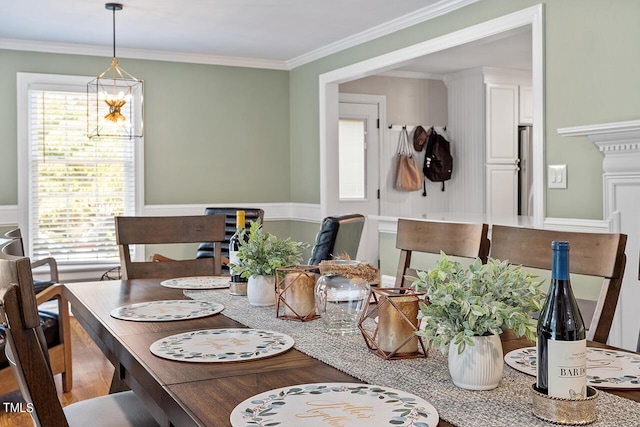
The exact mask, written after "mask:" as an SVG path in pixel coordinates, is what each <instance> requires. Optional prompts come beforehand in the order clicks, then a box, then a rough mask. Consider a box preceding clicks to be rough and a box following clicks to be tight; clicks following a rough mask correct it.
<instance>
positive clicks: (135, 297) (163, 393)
mask: <svg viewBox="0 0 640 427" xmlns="http://www.w3.org/2000/svg"><path fill="white" fill-rule="evenodd" d="M160 281H161V280H159V279H139V280H111V281H100V282H83V283H67V284H65V285H64V295H65V297H66V298H67V299H68V300H69V302H70V303H71V308H72V312H73V315H74V316H75V317H76V319H77V320H78V322H79V323H80V325H82V327H83V328H84V329H85V330H86V331H87V333H88V334H89V335H90V336H91V338H92V339H93V340H94V341H95V343H96V344H97V345H98V347H99V348H100V349H101V350H102V352H103V353H104V354H105V356H106V357H107V358H108V359H109V360H110V361H111V362H112V363H113V364H114V366H115V367H116V370H115V372H116V377H115V378H114V379H115V382H114V385H116V387H115V388H116V389H117V388H119V387H117V386H118V384H124V385H126V387H128V388H130V389H131V390H133V391H134V392H135V393H136V395H137V396H138V397H139V398H140V400H141V401H142V402H143V403H144V405H145V406H146V407H147V409H148V410H149V412H150V413H151V414H152V415H153V416H154V417H155V418H156V420H157V421H158V423H159V424H160V425H161V426H174V427H183V426H184V427H188V426H215V427H218V426H229V425H231V424H230V418H229V417H230V414H231V412H232V411H233V409H234V408H235V407H236V406H237V405H238V404H239V403H240V402H242V401H244V400H245V399H248V398H250V397H252V396H254V395H256V394H258V393H261V392H265V391H268V390H272V389H277V388H281V387H286V386H291V385H296V384H306V383H327V382H362V381H360V380H358V379H357V378H354V377H352V376H351V375H348V374H346V373H344V372H342V371H340V370H338V369H336V368H334V367H331V366H329V365H327V364H325V363H323V362H321V361H319V360H317V359H314V358H313V357H310V356H308V355H306V354H304V353H302V352H300V351H298V350H296V349H295V348H294V349H291V350H289V351H287V352H284V353H281V354H278V355H276V356H273V357H269V358H264V359H257V360H250V361H242V362H233V363H189V362H176V361H172V360H167V359H164V358H160V357H157V356H155V355H154V354H152V353H151V351H150V350H149V347H150V346H151V344H152V343H154V342H155V341H157V340H159V339H161V338H164V337H167V336H168V335H173V334H178V333H181V332H189V331H193V330H200V329H212V328H237V327H244V325H242V324H240V323H238V322H236V321H234V320H232V319H230V318H228V317H226V316H224V314H218V315H215V316H209V317H203V318H198V319H191V320H180V321H168V322H167V321H163V322H157V321H156V322H154V321H151V322H139V321H126V320H120V319H116V318H114V317H112V316H111V315H110V312H111V311H112V310H113V309H115V308H117V307H121V306H125V305H129V304H134V303H141V302H149V301H156V300H180V299H188V298H187V297H186V296H184V294H183V291H182V290H181V289H174V288H167V287H163V286H160ZM239 298H242V297H239ZM363 343H364V342H363ZM363 345H364V344H363ZM502 345H503V349H504V352H505V354H506V353H507V352H509V351H511V350H515V349H518V348H522V347H527V346H531V345H532V343H531V342H530V341H527V340H524V339H519V338H516V337H515V336H513V335H511V334H503V337H502ZM590 345H591V346H596V347H605V346H603V345H601V344H598V343H590ZM406 391H408V392H411V390H406ZM607 391H609V392H611V393H614V394H617V395H618V396H621V397H624V398H627V399H631V400H634V401H636V402H640V390H624V391H623V390H607ZM438 425H439V426H451V425H452V424H450V423H448V422H447V421H444V420H442V419H441V420H440V422H439V424H438Z"/></svg>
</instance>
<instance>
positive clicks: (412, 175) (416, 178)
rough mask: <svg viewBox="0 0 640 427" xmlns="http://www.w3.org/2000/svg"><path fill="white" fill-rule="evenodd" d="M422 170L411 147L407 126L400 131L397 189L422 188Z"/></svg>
mask: <svg viewBox="0 0 640 427" xmlns="http://www.w3.org/2000/svg"><path fill="white" fill-rule="evenodd" d="M422 180H423V176H422V172H421V171H420V168H418V164H417V163H416V158H415V156H414V155H413V152H412V151H411V148H410V147H409V133H408V132H407V128H403V129H402V132H400V138H399V140H398V152H397V153H396V190H399V191H417V190H420V189H422Z"/></svg>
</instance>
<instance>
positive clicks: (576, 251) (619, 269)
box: [491, 225, 627, 344]
mask: <svg viewBox="0 0 640 427" xmlns="http://www.w3.org/2000/svg"><path fill="white" fill-rule="evenodd" d="M554 240H555V241H567V242H569V245H570V251H569V269H570V272H571V273H574V274H581V275H586V276H594V277H602V278H603V281H602V286H601V288H600V294H599V297H598V300H597V301H595V302H594V301H589V300H584V299H578V306H579V307H580V312H581V314H582V317H583V319H584V321H585V326H587V327H588V331H587V339H588V340H590V341H596V342H599V343H603V344H606V342H607V339H608V338H609V331H610V329H611V323H612V322H613V315H614V313H615V311H616V306H617V305H618V296H619V295H620V287H621V285H622V276H623V275H624V267H625V264H626V256H625V253H624V250H625V246H626V244H627V236H626V235H625V234H619V233H615V234H613V233H577V232H568V231H552V230H538V229H531V228H520V227H505V226H499V225H494V226H493V229H492V232H491V257H492V258H496V259H500V260H508V261H509V262H510V263H511V264H516V265H522V266H524V267H530V268H537V269H543V270H551V264H552V256H551V255H552V254H551V242H553V241H554ZM572 285H573V286H574V287H575V286H576V282H575V281H573V283H572Z"/></svg>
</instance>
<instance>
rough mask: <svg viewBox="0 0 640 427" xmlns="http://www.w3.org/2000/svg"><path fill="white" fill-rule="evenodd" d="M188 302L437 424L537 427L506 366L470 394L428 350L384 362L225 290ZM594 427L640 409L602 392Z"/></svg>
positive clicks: (619, 421)
mask: <svg viewBox="0 0 640 427" xmlns="http://www.w3.org/2000/svg"><path fill="white" fill-rule="evenodd" d="M184 294H185V295H186V296H188V297H189V298H193V299H198V300H205V301H215V302H218V303H221V304H224V306H225V309H224V311H223V312H222V314H224V315H225V316H227V317H229V318H231V319H233V320H236V321H238V322H240V323H242V324H244V325H246V326H248V327H250V328H263V329H270V330H274V331H278V332H282V333H285V334H287V335H290V336H291V337H293V338H294V340H295V348H296V349H298V350H300V351H302V352H303V353H305V354H308V355H309V356H311V357H314V358H316V359H318V360H321V361H322V362H324V363H326V364H328V365H331V366H333V367H335V368H337V369H339V370H341V371H343V372H346V373H348V374H350V375H352V376H354V377H356V378H358V379H360V380H362V381H365V382H367V383H370V384H377V385H381V386H386V387H392V388H396V389H400V390H404V391H407V392H410V393H413V394H416V395H418V396H420V397H422V398H423V399H426V400H427V401H429V402H430V403H431V404H432V405H433V406H435V408H436V409H437V410H438V413H439V415H440V418H442V419H444V420H446V421H448V422H450V423H452V424H455V425H457V426H460V427H467V426H468V427H476V426H478V427H486V426H505V427H512V426H540V427H549V426H550V425H552V424H550V423H546V422H544V421H541V420H539V419H537V418H536V417H534V416H533V415H532V414H531V396H530V394H529V386H530V385H531V383H533V382H534V381H535V380H534V378H533V377H531V376H529V375H526V374H523V373H521V372H518V371H516V370H514V369H512V368H511V367H509V366H507V365H506V364H505V367H504V374H503V378H502V382H501V384H500V386H499V387H498V388H496V389H494V390H489V391H469V390H463V389H461V388H458V387H456V386H455V385H453V383H452V382H451V378H450V376H449V370H448V368H447V360H446V357H445V356H443V355H442V354H441V353H440V351H438V350H432V351H431V352H430V354H429V357H428V358H426V359H424V358H423V359H406V360H393V361H390V360H383V359H381V358H380V357H377V356H375V355H374V354H372V353H371V352H370V351H369V350H368V349H367V346H366V344H365V342H364V339H363V338H362V335H360V334H357V335H351V336H335V335H329V334H327V333H326V332H325V331H324V328H323V323H322V320H320V319H318V320H314V321H310V322H294V321H289V320H283V319H279V318H277V317H276V316H275V307H252V306H250V305H249V303H248V301H247V298H246V297H241V296H233V295H229V292H228V291H227V290H210V291H184ZM597 411H598V421H596V423H594V424H591V425H592V426H596V427H604V426H612V427H620V426H640V403H637V402H634V401H632V400H629V399H624V398H621V397H618V396H615V395H613V394H610V393H606V392H604V391H601V392H600V397H599V399H598V404H597Z"/></svg>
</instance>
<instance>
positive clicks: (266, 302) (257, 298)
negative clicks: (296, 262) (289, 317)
mask: <svg viewBox="0 0 640 427" xmlns="http://www.w3.org/2000/svg"><path fill="white" fill-rule="evenodd" d="M247 299H248V300H249V304H251V305H255V306H257V307H268V306H271V305H275V304H276V289H275V276H251V277H249V282H248V283H247Z"/></svg>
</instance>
